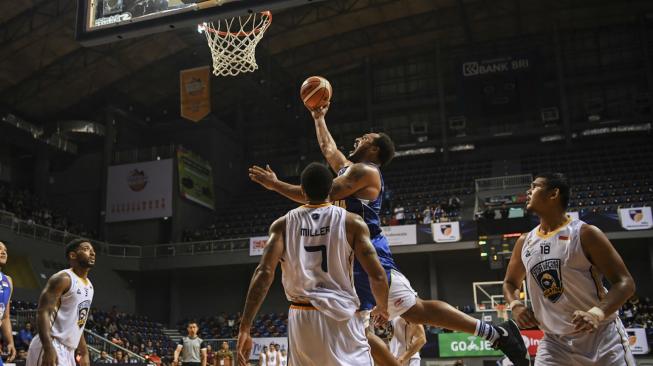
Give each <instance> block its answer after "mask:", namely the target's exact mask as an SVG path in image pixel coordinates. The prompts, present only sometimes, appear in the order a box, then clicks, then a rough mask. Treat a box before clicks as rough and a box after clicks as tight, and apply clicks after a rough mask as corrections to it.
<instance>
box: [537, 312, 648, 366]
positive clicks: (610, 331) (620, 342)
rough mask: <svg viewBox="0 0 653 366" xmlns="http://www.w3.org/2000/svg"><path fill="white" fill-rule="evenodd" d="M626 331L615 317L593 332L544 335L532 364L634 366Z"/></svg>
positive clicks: (538, 365) (551, 365) (547, 365)
mask: <svg viewBox="0 0 653 366" xmlns="http://www.w3.org/2000/svg"><path fill="white" fill-rule="evenodd" d="M635 365H636V363H635V359H634V357H633V354H632V353H631V351H630V347H629V345H628V336H627V335H626V330H625V329H624V326H623V324H622V323H621V320H620V319H619V318H617V319H615V320H614V321H612V322H609V323H606V324H603V325H601V326H600V327H599V328H598V329H597V330H596V331H595V332H593V333H587V334H582V335H576V336H559V335H551V334H545V335H544V338H542V340H541V341H540V344H539V346H538V349H537V355H536V356H535V366H635Z"/></svg>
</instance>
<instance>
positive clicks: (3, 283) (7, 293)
mask: <svg viewBox="0 0 653 366" xmlns="http://www.w3.org/2000/svg"><path fill="white" fill-rule="evenodd" d="M10 298H11V282H9V278H7V275H5V274H4V273H2V272H0V319H2V318H3V317H4V316H5V311H7V308H8V305H9V299H10ZM0 365H3V363H2V358H0Z"/></svg>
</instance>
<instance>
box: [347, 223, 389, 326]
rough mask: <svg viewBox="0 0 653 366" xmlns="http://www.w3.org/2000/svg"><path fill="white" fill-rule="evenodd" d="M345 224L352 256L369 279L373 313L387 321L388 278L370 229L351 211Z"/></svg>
mask: <svg viewBox="0 0 653 366" xmlns="http://www.w3.org/2000/svg"><path fill="white" fill-rule="evenodd" d="M345 225H346V227H347V238H348V240H349V244H350V245H351V246H352V248H353V249H354V256H356V259H358V262H360V264H361V266H362V267H363V269H364V270H365V272H366V273H367V277H368V278H369V280H370V288H371V290H372V295H373V296H374V300H375V301H376V309H375V313H377V316H379V317H381V319H383V320H385V321H387V320H388V278H387V276H386V273H385V270H384V269H383V267H382V266H381V262H380V261H379V257H378V256H377V255H376V250H375V249H374V246H373V245H372V242H371V241H370V230H369V229H368V228H367V224H365V221H363V219H362V218H361V217H360V216H359V215H356V214H352V213H347V219H346V221H345Z"/></svg>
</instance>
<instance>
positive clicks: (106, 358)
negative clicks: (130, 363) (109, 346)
mask: <svg viewBox="0 0 653 366" xmlns="http://www.w3.org/2000/svg"><path fill="white" fill-rule="evenodd" d="M93 362H95V363H112V362H111V360H110V359H109V354H108V353H107V351H102V352H100V356H99V357H98V358H96V359H95V360H94V361H93Z"/></svg>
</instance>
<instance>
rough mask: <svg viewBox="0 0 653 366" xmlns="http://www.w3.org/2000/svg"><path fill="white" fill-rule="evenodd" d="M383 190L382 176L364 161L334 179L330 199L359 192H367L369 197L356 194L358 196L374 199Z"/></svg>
mask: <svg viewBox="0 0 653 366" xmlns="http://www.w3.org/2000/svg"><path fill="white" fill-rule="evenodd" d="M363 191H365V192H363ZM380 192H381V176H380V175H379V171H378V170H376V169H375V168H373V167H371V166H369V165H367V164H362V163H356V164H354V165H352V166H350V167H349V169H347V171H346V172H345V173H344V174H343V175H341V176H338V177H336V178H335V179H334V180H333V187H331V193H329V200H331V201H337V200H341V199H344V198H347V197H349V196H353V195H354V194H357V193H365V194H366V195H367V196H368V197H362V196H360V195H356V197H358V198H363V199H373V198H376V197H378V195H379V193H380Z"/></svg>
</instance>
